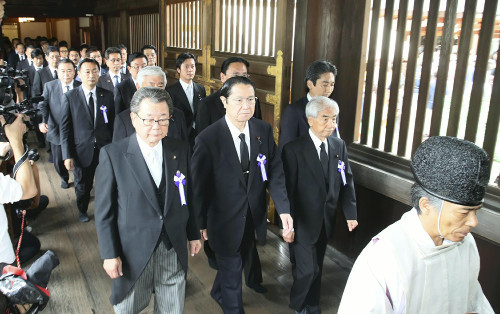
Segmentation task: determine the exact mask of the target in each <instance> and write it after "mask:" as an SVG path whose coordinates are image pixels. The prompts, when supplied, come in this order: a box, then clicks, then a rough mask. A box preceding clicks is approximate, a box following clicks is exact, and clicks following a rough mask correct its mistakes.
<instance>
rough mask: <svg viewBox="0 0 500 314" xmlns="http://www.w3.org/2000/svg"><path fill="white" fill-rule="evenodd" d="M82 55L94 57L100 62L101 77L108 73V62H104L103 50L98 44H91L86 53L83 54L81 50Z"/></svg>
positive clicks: (83, 56)
mask: <svg viewBox="0 0 500 314" xmlns="http://www.w3.org/2000/svg"><path fill="white" fill-rule="evenodd" d="M80 56H81V57H82V58H90V59H94V60H96V61H97V63H99V67H100V70H99V77H101V76H102V75H104V74H106V72H107V69H106V68H105V66H106V63H104V64H103V63H102V54H101V51H100V50H99V49H98V48H97V47H96V46H90V47H88V48H86V49H85V53H84V54H82V52H81V51H80Z"/></svg>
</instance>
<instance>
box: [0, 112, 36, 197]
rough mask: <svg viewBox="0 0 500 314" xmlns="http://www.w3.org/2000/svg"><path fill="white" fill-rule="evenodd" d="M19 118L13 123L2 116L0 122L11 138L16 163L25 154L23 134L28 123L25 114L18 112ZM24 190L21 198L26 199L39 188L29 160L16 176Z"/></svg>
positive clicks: (33, 194)
mask: <svg viewBox="0 0 500 314" xmlns="http://www.w3.org/2000/svg"><path fill="white" fill-rule="evenodd" d="M16 116H17V118H16V120H14V122H12V123H11V124H5V119H4V118H3V116H0V122H1V123H2V126H3V129H4V131H5V135H6V136H7V139H8V140H9V143H10V146H11V147H12V152H13V153H14V159H15V161H16V163H17V162H18V161H19V160H20V159H21V157H23V155H24V152H25V151H24V144H23V135H24V133H26V130H27V128H26V124H24V122H23V118H24V115H22V114H16ZM14 179H15V180H16V181H17V182H19V184H21V188H22V190H23V197H22V198H21V199H23V200H26V199H30V198H32V197H35V196H36V195H37V193H38V189H37V187H36V184H35V177H34V175H33V169H32V168H31V164H30V163H29V162H24V163H23V164H22V165H21V166H20V167H19V169H18V171H17V174H16V177H15V178H14Z"/></svg>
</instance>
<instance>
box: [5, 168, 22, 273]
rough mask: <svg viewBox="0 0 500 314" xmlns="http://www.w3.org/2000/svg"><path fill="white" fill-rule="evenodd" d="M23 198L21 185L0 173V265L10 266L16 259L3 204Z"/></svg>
mask: <svg viewBox="0 0 500 314" xmlns="http://www.w3.org/2000/svg"><path fill="white" fill-rule="evenodd" d="M22 196H23V190H22V188H21V184H19V182H17V181H16V180H14V179H12V178H11V177H10V176H5V175H3V174H1V173H0V263H7V264H12V263H13V262H14V260H15V259H16V256H15V255H14V249H13V247H12V242H11V241H10V237H9V232H8V229H9V228H8V220H7V215H6V214H5V209H4V207H3V204H7V203H12V202H17V201H19V200H20V199H21V198H22Z"/></svg>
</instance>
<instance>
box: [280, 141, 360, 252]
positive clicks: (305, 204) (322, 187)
mask: <svg viewBox="0 0 500 314" xmlns="http://www.w3.org/2000/svg"><path fill="white" fill-rule="evenodd" d="M327 140H328V158H329V177H328V179H329V184H328V187H329V188H328V190H327V186H326V184H325V177H324V174H323V168H322V166H321V162H320V160H319V157H318V152H317V150H316V147H315V146H314V143H313V141H312V139H311V136H310V135H309V133H306V134H304V135H303V136H301V137H300V138H298V139H295V140H293V141H292V142H290V143H288V144H287V145H285V147H284V148H283V152H282V159H283V166H284V169H285V174H286V175H285V177H286V187H287V192H288V197H289V199H290V208H291V214H292V216H293V225H294V228H295V241H298V242H300V243H305V244H314V243H316V242H317V240H318V238H319V235H320V232H321V227H322V224H323V222H324V223H325V231H326V236H327V238H328V239H330V238H331V237H332V235H333V227H334V223H335V212H336V210H337V204H338V203H339V202H341V203H342V209H343V210H344V215H345V218H346V220H355V219H357V210H356V195H355V191H354V181H353V178H352V172H351V167H350V166H349V159H348V156H347V149H346V145H345V142H344V141H343V140H341V139H339V138H335V137H332V136H330V137H329V138H328V139H327ZM340 160H341V161H343V162H344V163H345V176H346V183H347V184H346V185H344V184H343V181H342V177H341V174H340V172H339V171H338V164H339V161H340Z"/></svg>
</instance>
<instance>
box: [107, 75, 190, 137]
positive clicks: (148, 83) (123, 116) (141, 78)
mask: <svg viewBox="0 0 500 314" xmlns="http://www.w3.org/2000/svg"><path fill="white" fill-rule="evenodd" d="M136 81H137V82H136V86H137V89H138V90H139V89H141V88H142V87H158V88H163V89H165V85H167V77H166V76H165V72H163V70H162V69H161V68H160V67H157V66H147V67H144V68H143V69H141V70H140V71H139V73H138V74H137V80H136ZM134 88H135V87H134ZM167 94H168V93H167ZM115 101H116V98H115ZM167 103H168V104H169V105H172V106H173V105H174V104H173V101H172V98H171V97H170V95H168V97H167ZM115 105H116V102H115ZM126 105H127V108H126V109H125V110H123V111H122V112H120V113H119V114H117V115H116V118H115V125H114V131H113V142H116V141H118V140H121V139H122V138H125V137H128V136H130V135H132V133H134V132H135V129H134V127H133V126H132V121H131V120H130V108H129V106H130V104H129V103H127V104H126ZM169 112H171V115H170V122H169V126H168V136H169V137H174V138H177V139H180V140H183V141H187V140H188V133H187V127H186V119H185V118H184V113H183V112H182V110H180V109H179V108H175V107H173V109H172V110H171V111H169Z"/></svg>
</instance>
